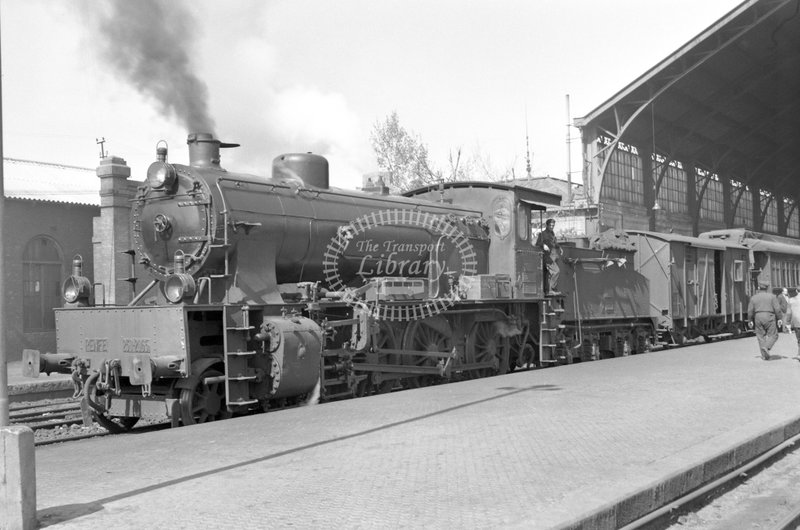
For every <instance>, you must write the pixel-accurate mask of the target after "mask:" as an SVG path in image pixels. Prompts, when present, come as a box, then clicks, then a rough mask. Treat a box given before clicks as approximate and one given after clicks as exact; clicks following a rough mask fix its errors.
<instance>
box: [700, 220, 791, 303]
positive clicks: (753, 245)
mask: <svg viewBox="0 0 800 530" xmlns="http://www.w3.org/2000/svg"><path fill="white" fill-rule="evenodd" d="M700 237H701V238H704V239H712V240H715V241H726V242H730V243H733V244H738V245H741V246H744V247H745V248H747V249H748V250H749V251H750V267H751V268H750V271H749V274H750V277H749V284H750V289H751V290H752V291H755V289H756V288H757V286H758V284H759V283H764V284H767V285H768V286H769V287H770V288H772V289H777V288H782V287H787V288H795V287H797V286H799V285H800V241H798V240H796V239H792V238H788V237H782V236H775V235H769V234H762V233H759V232H754V231H752V230H746V229H744V228H732V229H727V230H714V231H711V232H704V233H702V234H700Z"/></svg>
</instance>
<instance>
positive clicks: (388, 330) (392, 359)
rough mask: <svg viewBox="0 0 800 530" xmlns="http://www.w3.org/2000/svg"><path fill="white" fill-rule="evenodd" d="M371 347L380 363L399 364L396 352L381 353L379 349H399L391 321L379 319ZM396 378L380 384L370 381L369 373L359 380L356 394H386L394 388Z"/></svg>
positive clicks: (396, 334)
mask: <svg viewBox="0 0 800 530" xmlns="http://www.w3.org/2000/svg"><path fill="white" fill-rule="evenodd" d="M372 347H373V348H374V349H375V352H376V353H377V354H378V362H379V363H380V364H399V360H398V357H399V356H398V355H396V354H382V353H381V350H384V349H386V350H399V349H400V338H399V337H398V333H397V331H396V328H395V326H393V325H392V324H391V323H389V322H386V321H385V320H381V321H379V322H378V331H377V333H375V334H373V336H372ZM395 382H396V380H395V379H392V380H385V381H381V383H380V384H377V385H376V384H374V383H373V382H372V375H371V374H370V375H369V376H368V377H367V378H366V379H364V380H363V381H361V382H360V383H359V384H358V388H356V396H358V397H364V396H368V395H370V394H386V393H387V392H391V391H392V389H394V385H395Z"/></svg>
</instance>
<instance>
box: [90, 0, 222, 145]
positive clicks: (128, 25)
mask: <svg viewBox="0 0 800 530" xmlns="http://www.w3.org/2000/svg"><path fill="white" fill-rule="evenodd" d="M89 6H90V9H91V11H90V13H92V15H90V16H93V17H95V21H96V24H97V30H98V35H99V37H100V39H99V42H96V43H95V44H97V45H99V47H100V49H101V53H102V56H103V58H104V59H105V60H106V61H107V62H108V63H109V64H110V65H112V66H113V67H114V68H115V69H116V70H117V71H118V72H119V73H120V74H121V75H122V76H124V77H125V78H126V79H127V80H128V81H129V82H130V83H131V84H132V85H133V86H135V87H136V89H137V90H138V91H139V92H140V93H141V94H144V95H146V96H149V97H151V98H153V99H154V100H155V101H156V102H157V103H158V105H160V110H161V112H163V113H165V114H167V115H170V116H172V117H174V118H176V119H178V120H180V122H181V123H182V124H183V125H184V126H185V127H186V130H187V131H190V132H209V133H213V132H214V122H213V120H212V119H211V117H210V116H209V113H208V88H207V87H206V84H205V82H203V81H202V80H201V79H199V78H198V77H197V76H196V75H195V74H194V72H193V71H192V56H191V55H190V54H189V52H188V50H190V49H191V46H192V41H193V39H192V37H193V36H194V35H196V34H197V33H196V28H195V24H194V18H193V17H192V15H191V13H189V12H188V10H187V9H186V8H185V7H184V5H183V4H182V3H181V2H176V1H174V0H108V1H105V2H91V3H90V4H89Z"/></svg>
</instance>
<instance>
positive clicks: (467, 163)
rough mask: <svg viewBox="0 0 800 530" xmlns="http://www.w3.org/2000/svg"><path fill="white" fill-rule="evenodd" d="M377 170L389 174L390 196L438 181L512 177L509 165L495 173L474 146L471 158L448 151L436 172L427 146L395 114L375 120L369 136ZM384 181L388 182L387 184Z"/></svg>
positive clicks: (482, 154)
mask: <svg viewBox="0 0 800 530" xmlns="http://www.w3.org/2000/svg"><path fill="white" fill-rule="evenodd" d="M370 141H371V142H372V148H373V150H374V151H375V155H376V157H377V162H378V167H379V168H381V169H383V170H384V171H386V172H387V173H388V174H389V178H388V179H384V184H385V185H386V186H388V187H389V190H390V191H392V192H393V193H397V192H402V191H406V190H410V189H414V188H418V187H421V186H427V185H430V184H436V183H439V182H457V181H468V180H485V181H498V180H507V179H510V178H513V172H514V170H513V167H514V165H513V163H511V164H509V166H508V167H507V168H506V169H505V170H501V171H498V170H497V169H495V168H494V167H493V165H492V162H491V159H490V158H489V156H488V155H486V154H485V153H483V151H482V150H481V149H480V146H477V147H476V149H475V153H473V154H472V155H471V156H469V155H466V154H464V152H463V150H462V148H461V147H458V148H457V149H456V150H455V151H453V150H451V151H450V153H449V156H448V160H447V165H448V167H447V169H446V170H445V171H442V170H439V169H436V168H435V167H434V166H433V165H432V164H431V162H430V160H429V158H428V146H427V145H426V144H425V143H424V142H423V141H422V140H421V139H420V137H419V136H418V135H416V134H414V133H412V132H410V131H407V130H406V129H405V128H404V127H403V126H402V125H400V118H399V117H398V116H397V111H393V112H392V114H391V115H389V116H388V117H387V118H386V119H385V120H384V121H382V122H381V121H377V122H375V125H374V126H373V128H372V133H371V134H370ZM387 180H388V182H387Z"/></svg>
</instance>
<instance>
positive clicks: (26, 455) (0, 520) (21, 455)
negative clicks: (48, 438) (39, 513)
mask: <svg viewBox="0 0 800 530" xmlns="http://www.w3.org/2000/svg"><path fill="white" fill-rule="evenodd" d="M36 527H37V522H36V458H35V452H34V448H33V431H32V430H31V429H30V427H17V426H15V427H3V428H0V528H8V529H12V528H14V529H20V530H33V529H34V528H36Z"/></svg>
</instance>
